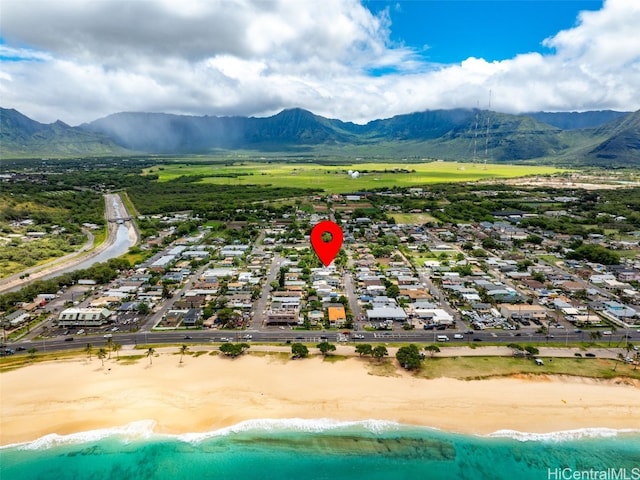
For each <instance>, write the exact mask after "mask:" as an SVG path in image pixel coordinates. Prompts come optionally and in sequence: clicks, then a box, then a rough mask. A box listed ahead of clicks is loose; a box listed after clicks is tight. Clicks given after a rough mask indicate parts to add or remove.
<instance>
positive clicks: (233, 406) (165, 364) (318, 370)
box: [0, 350, 640, 445]
mask: <svg viewBox="0 0 640 480" xmlns="http://www.w3.org/2000/svg"><path fill="white" fill-rule="evenodd" d="M173 352H175V350H173ZM179 360H180V356H179V355H176V354H174V353H162V354H160V355H158V356H156V357H154V358H153V364H152V365H149V360H148V359H140V360H138V361H136V362H135V363H130V364H123V363H118V362H116V360H115V359H112V360H105V363H104V367H102V366H101V362H100V360H97V359H96V358H95V357H94V358H93V360H91V361H88V360H87V359H86V358H85V357H82V356H79V357H78V358H77V359H73V360H65V361H62V360H60V361H57V362H46V363H37V364H34V365H31V366H28V367H24V368H19V369H16V370H12V371H9V372H5V373H2V374H0V444H2V445H8V444H13V443H17V442H24V441H30V440H34V439H37V438H39V437H41V436H43V435H46V434H49V433H58V434H69V433H75V432H82V431H87V430H93V429H98V428H107V427H114V426H121V425H125V424H128V423H130V422H133V421H138V420H153V421H155V422H156V428H155V430H156V432H162V433H186V432H205V431H211V430H216V429H218V428H222V427H226V426H231V425H234V424H236V423H238V422H240V421H243V420H252V419H262V418H272V419H280V418H305V419H314V418H329V419H336V420H368V419H378V420H389V421H395V422H399V423H402V424H411V425H420V426H432V427H436V428H440V429H444V430H448V431H454V432H461V433H470V434H489V433H492V432H495V431H498V430H503V429H508V430H517V431H521V432H540V433H542V432H554V431H562V430H572V429H579V428H591V427H593V428H598V427H606V428H614V429H624V428H636V429H637V428H640V409H638V405H640V382H637V381H632V380H625V381H615V380H593V379H586V378H577V377H548V376H540V377H519V378H496V379H489V380H474V381H462V380H455V379H448V378H440V379H433V380H425V379H420V378H414V377H412V376H411V375H410V374H408V373H406V372H402V371H400V370H398V371H397V372H396V375H395V376H379V375H373V374H372V372H371V368H370V366H369V365H370V362H371V360H369V359H360V358H348V359H344V360H339V361H335V362H326V361H323V359H322V358H318V357H315V358H309V359H304V360H296V361H290V360H284V359H283V358H282V357H281V356H276V355H262V356H258V355H245V356H243V357H241V358H237V359H229V358H224V357H219V356H211V355H208V354H205V355H202V356H199V357H192V356H185V358H184V363H182V364H180V363H179Z"/></svg>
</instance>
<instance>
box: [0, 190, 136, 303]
mask: <svg viewBox="0 0 640 480" xmlns="http://www.w3.org/2000/svg"><path fill="white" fill-rule="evenodd" d="M104 201H105V218H106V220H107V222H108V225H109V236H108V237H107V239H106V240H105V241H104V243H103V244H102V245H100V246H99V247H97V248H95V249H94V250H91V248H92V247H93V240H94V236H93V234H91V233H90V232H88V231H85V234H87V242H86V243H85V244H84V246H83V247H82V248H81V249H80V250H78V251H77V252H74V253H70V254H69V255H65V256H64V257H60V258H57V259H54V260H52V261H51V262H48V263H45V264H44V265H38V266H35V267H31V268H29V269H27V270H23V271H22V272H18V273H16V274H14V275H11V276H10V277H7V278H4V279H2V281H1V284H0V293H5V292H11V291H15V290H19V289H20V288H22V287H23V286H24V285H26V284H27V283H30V282H33V281H34V280H36V279H48V278H53V277H55V276H57V275H61V274H63V273H65V272H71V271H73V270H78V269H83V268H88V267H89V266H91V265H92V264H93V263H95V262H103V261H106V260H108V259H109V258H113V257H117V256H119V255H122V254H123V253H125V252H126V250H128V248H129V247H132V246H133V245H135V244H136V243H137V242H138V240H139V235H138V233H137V230H136V228H135V226H134V225H133V224H132V223H131V222H130V221H127V220H125V219H130V217H129V215H128V213H127V209H126V207H125V205H124V203H123V202H122V199H121V198H120V195H118V194H106V195H104ZM26 273H28V274H29V276H28V277H24V275H25V274H26ZM20 277H24V278H20Z"/></svg>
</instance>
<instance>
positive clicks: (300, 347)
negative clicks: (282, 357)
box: [291, 343, 309, 359]
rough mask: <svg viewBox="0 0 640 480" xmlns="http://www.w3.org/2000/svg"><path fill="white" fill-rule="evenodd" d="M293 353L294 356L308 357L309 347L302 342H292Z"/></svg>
mask: <svg viewBox="0 0 640 480" xmlns="http://www.w3.org/2000/svg"><path fill="white" fill-rule="evenodd" d="M291 355H292V356H293V358H294V359H295V358H306V357H308V356H309V349H308V348H307V346H306V345H304V344H302V343H292V344H291Z"/></svg>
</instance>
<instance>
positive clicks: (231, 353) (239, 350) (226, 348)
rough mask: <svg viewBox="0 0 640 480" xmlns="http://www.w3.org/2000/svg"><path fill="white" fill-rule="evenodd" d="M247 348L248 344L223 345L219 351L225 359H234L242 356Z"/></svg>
mask: <svg viewBox="0 0 640 480" xmlns="http://www.w3.org/2000/svg"><path fill="white" fill-rule="evenodd" d="M248 348H249V344H248V343H223V344H222V345H220V347H219V350H220V351H221V352H222V353H224V355H225V356H227V357H231V358H236V357H239V356H240V355H242V354H243V353H244V352H245V351H246V350H247V349H248Z"/></svg>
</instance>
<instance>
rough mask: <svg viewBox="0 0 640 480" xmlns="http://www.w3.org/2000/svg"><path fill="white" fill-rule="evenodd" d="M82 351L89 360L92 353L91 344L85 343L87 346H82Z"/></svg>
mask: <svg viewBox="0 0 640 480" xmlns="http://www.w3.org/2000/svg"><path fill="white" fill-rule="evenodd" d="M84 351H85V353H86V354H87V357H89V360H91V353H93V345H91V344H90V343H87V346H86V347H84Z"/></svg>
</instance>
